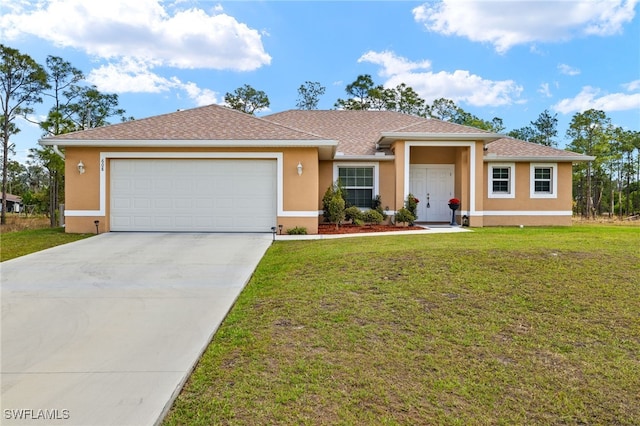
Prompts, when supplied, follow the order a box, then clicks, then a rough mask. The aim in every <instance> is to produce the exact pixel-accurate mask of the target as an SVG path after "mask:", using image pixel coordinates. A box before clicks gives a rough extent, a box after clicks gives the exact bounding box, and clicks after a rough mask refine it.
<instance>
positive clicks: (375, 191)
mask: <svg viewBox="0 0 640 426" xmlns="http://www.w3.org/2000/svg"><path fill="white" fill-rule="evenodd" d="M379 166H380V164H379V163H377V162H342V161H336V162H334V163H333V182H336V181H337V180H338V178H339V177H340V170H339V169H341V168H344V169H353V168H361V169H373V187H371V191H372V192H371V194H372V197H371V200H372V201H373V199H374V198H375V197H376V195H380V192H379V188H380V186H379V168H380V167H379ZM354 188H355V189H369V188H370V187H364V186H363V187H354ZM354 188H352V189H354ZM345 189H349V187H347V186H345ZM358 208H359V209H360V210H363V211H365V210H370V208H371V207H359V206H358Z"/></svg>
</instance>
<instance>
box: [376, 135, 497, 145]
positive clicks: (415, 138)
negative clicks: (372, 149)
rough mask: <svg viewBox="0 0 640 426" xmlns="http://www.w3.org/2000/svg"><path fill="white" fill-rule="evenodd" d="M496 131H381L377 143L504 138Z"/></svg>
mask: <svg viewBox="0 0 640 426" xmlns="http://www.w3.org/2000/svg"><path fill="white" fill-rule="evenodd" d="M504 137H505V136H504V135H500V134H497V133H485V132H478V133H424V132H382V133H380V139H379V140H378V143H379V144H380V145H381V146H385V145H386V144H389V143H391V142H393V141H396V140H405V141H407V140H411V141H483V142H493V141H495V140H498V139H502V138H504Z"/></svg>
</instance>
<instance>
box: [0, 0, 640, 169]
mask: <svg viewBox="0 0 640 426" xmlns="http://www.w3.org/2000/svg"><path fill="white" fill-rule="evenodd" d="M639 1H640V0H606V1H595V0H589V1H586V0H584V1H583V0H573V1H562V0H558V1H522V0H511V1H486V0H464V1H461V0H457V1H450V0H443V1H429V2H420V1H393V2H385V1H353V2H342V1H332V2H324V1H323V2H311V1H223V2H214V1H195V0H175V1H159V0H135V1H131V0H109V1H106V0H97V1H96V0H38V1H36V0H32V1H25V0H0V10H1V12H0V42H2V43H4V44H6V45H8V46H10V47H13V48H16V49H18V50H20V51H21V52H22V53H26V54H28V55H30V56H32V57H33V58H34V59H35V60H36V61H38V62H39V63H41V64H44V63H45V59H46V57H47V55H55V56H60V57H62V58H63V59H65V60H67V61H69V62H71V64H72V65H74V66H75V67H77V68H79V69H81V70H82V71H83V72H84V73H85V75H86V77H87V82H88V83H90V84H95V85H97V86H98V89H99V90H101V91H102V92H105V93H117V94H118V96H119V99H120V106H121V107H122V108H124V109H125V110H126V111H127V116H133V117H135V118H144V117H148V116H151V115H156V114H161V113H167V112H172V111H175V110H177V109H187V108H192V107H195V106H199V105H207V104H211V103H218V104H223V103H224V95H225V93H227V92H233V91H234V90H235V89H236V88H238V87H240V86H242V85H244V84H249V85H251V86H253V87H254V88H256V89H258V90H263V91H265V92H266V93H267V95H268V96H269V99H270V101H271V106H270V108H269V111H263V112H260V113H259V114H258V115H265V114H268V113H269V112H278V111H283V110H287V109H292V108H295V103H296V98H297V89H298V87H299V86H300V85H301V84H303V83H304V82H305V81H317V82H320V83H321V84H322V85H323V86H325V87H326V93H325V94H324V95H323V96H322V98H321V100H320V105H319V107H320V108H321V109H331V108H333V105H334V103H335V101H336V100H337V99H338V98H345V92H344V89H345V86H346V85H347V84H349V83H351V82H353V81H354V80H355V79H356V78H357V76H358V75H360V74H370V75H371V76H372V77H373V79H374V81H375V82H376V83H378V84H383V85H385V86H390V87H395V86H396V85H398V84H400V83H403V82H404V83H406V84H407V85H409V86H411V87H413V88H414V89H415V90H416V91H417V92H418V93H419V94H420V95H421V97H422V98H424V99H425V100H427V102H429V103H431V102H432V101H433V100H434V99H437V98H440V97H446V98H449V99H452V100H454V101H455V102H456V103H457V104H458V105H459V106H461V107H462V108H463V109H465V110H466V111H469V112H471V113H473V114H475V115H477V116H479V117H481V118H483V119H486V120H490V119H492V118H493V117H500V118H502V119H503V120H504V124H505V126H506V127H507V131H508V130H511V129H514V128H520V127H523V126H526V125H529V122H530V121H534V120H536V119H537V117H538V115H539V114H540V113H541V112H542V111H544V110H545V109H548V110H549V111H550V112H551V113H552V114H553V113H557V114H558V120H559V125H558V130H559V135H558V141H559V143H560V146H561V147H563V146H564V145H565V143H566V142H567V141H566V140H565V137H564V134H565V131H566V129H567V127H568V124H569V122H570V121H571V117H572V116H573V115H574V114H575V113H577V112H582V111H585V110H587V109H589V108H596V109H601V110H604V111H605V112H606V113H607V115H608V116H609V117H610V118H611V119H612V122H613V124H615V125H618V126H622V127H624V128H627V129H633V130H639V129H640V23H639V20H638V16H637V14H638V11H639V9H640V8H639V7H638V2H639ZM50 106H51V105H50V104H48V103H46V102H45V103H43V104H41V105H37V106H36V112H35V114H34V115H35V117H34V118H36V119H37V118H38V117H43V116H44V115H46V112H47V110H48V109H49V108H50ZM17 124H18V126H19V127H20V128H21V130H22V132H20V133H19V134H18V135H15V136H14V137H13V138H12V141H13V142H14V143H15V144H16V156H15V157H14V158H15V159H17V160H18V161H24V159H26V155H27V153H28V152H27V151H28V149H29V148H31V147H34V146H36V143H37V140H38V138H39V137H40V136H41V135H40V132H39V131H38V129H37V128H35V127H34V126H33V125H30V124H29V123H27V122H26V121H19V122H17Z"/></svg>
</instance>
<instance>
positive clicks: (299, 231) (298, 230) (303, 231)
mask: <svg viewBox="0 0 640 426" xmlns="http://www.w3.org/2000/svg"><path fill="white" fill-rule="evenodd" d="M287 234H289V235H307V228H305V227H304V226H296V227H295V228H290V229H287Z"/></svg>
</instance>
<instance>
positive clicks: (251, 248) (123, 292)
mask: <svg viewBox="0 0 640 426" xmlns="http://www.w3.org/2000/svg"><path fill="white" fill-rule="evenodd" d="M271 240H272V236H271V234H171V233H108V234H102V235H98V236H95V237H92V238H89V239H87V240H82V241H79V242H76V243H72V244H67V245H64V246H59V247H55V248H53V249H49V250H45V251H43V252H39V253H34V254H31V255H28V256H24V257H22V258H18V259H14V260H10V261H7V262H3V263H2V264H0V272H1V274H2V281H1V282H2V291H1V295H2V338H1V342H2V346H1V347H0V354H1V356H2V362H1V374H2V375H1V378H2V386H1V388H2V397H1V398H0V401H1V407H0V408H1V413H0V414H1V416H2V417H1V419H0V423H1V424H3V425H14V424H37V425H43V424H47V425H48V424H60V425H65V426H67V425H152V424H154V423H156V422H157V421H158V420H159V418H160V417H161V416H162V414H163V412H164V410H166V409H168V407H169V404H170V402H171V401H172V400H173V398H174V397H175V395H176V394H177V392H178V391H179V389H180V388H181V386H182V384H183V382H184V381H185V380H186V378H187V377H188V375H189V373H190V371H191V369H192V368H193V366H194V365H195V363H196V361H197V360H198V358H199V356H200V355H201V353H202V351H203V350H204V349H205V348H206V346H207V344H208V342H209V341H210V339H211V337H212V336H213V334H214V332H215V331H216V329H217V328H218V326H219V324H220V323H221V321H222V320H223V318H224V317H225V315H226V314H227V312H228V310H229V309H230V308H231V306H232V305H233V303H234V301H235V299H236V298H237V296H238V295H239V293H240V292H241V291H242V289H243V287H244V286H245V284H246V282H247V281H248V280H249V278H250V276H251V274H252V273H253V271H254V269H255V267H256V266H257V264H258V262H259V261H260V259H261V258H262V256H263V254H264V253H265V251H266V249H267V248H268V247H269V246H270V244H271Z"/></svg>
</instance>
